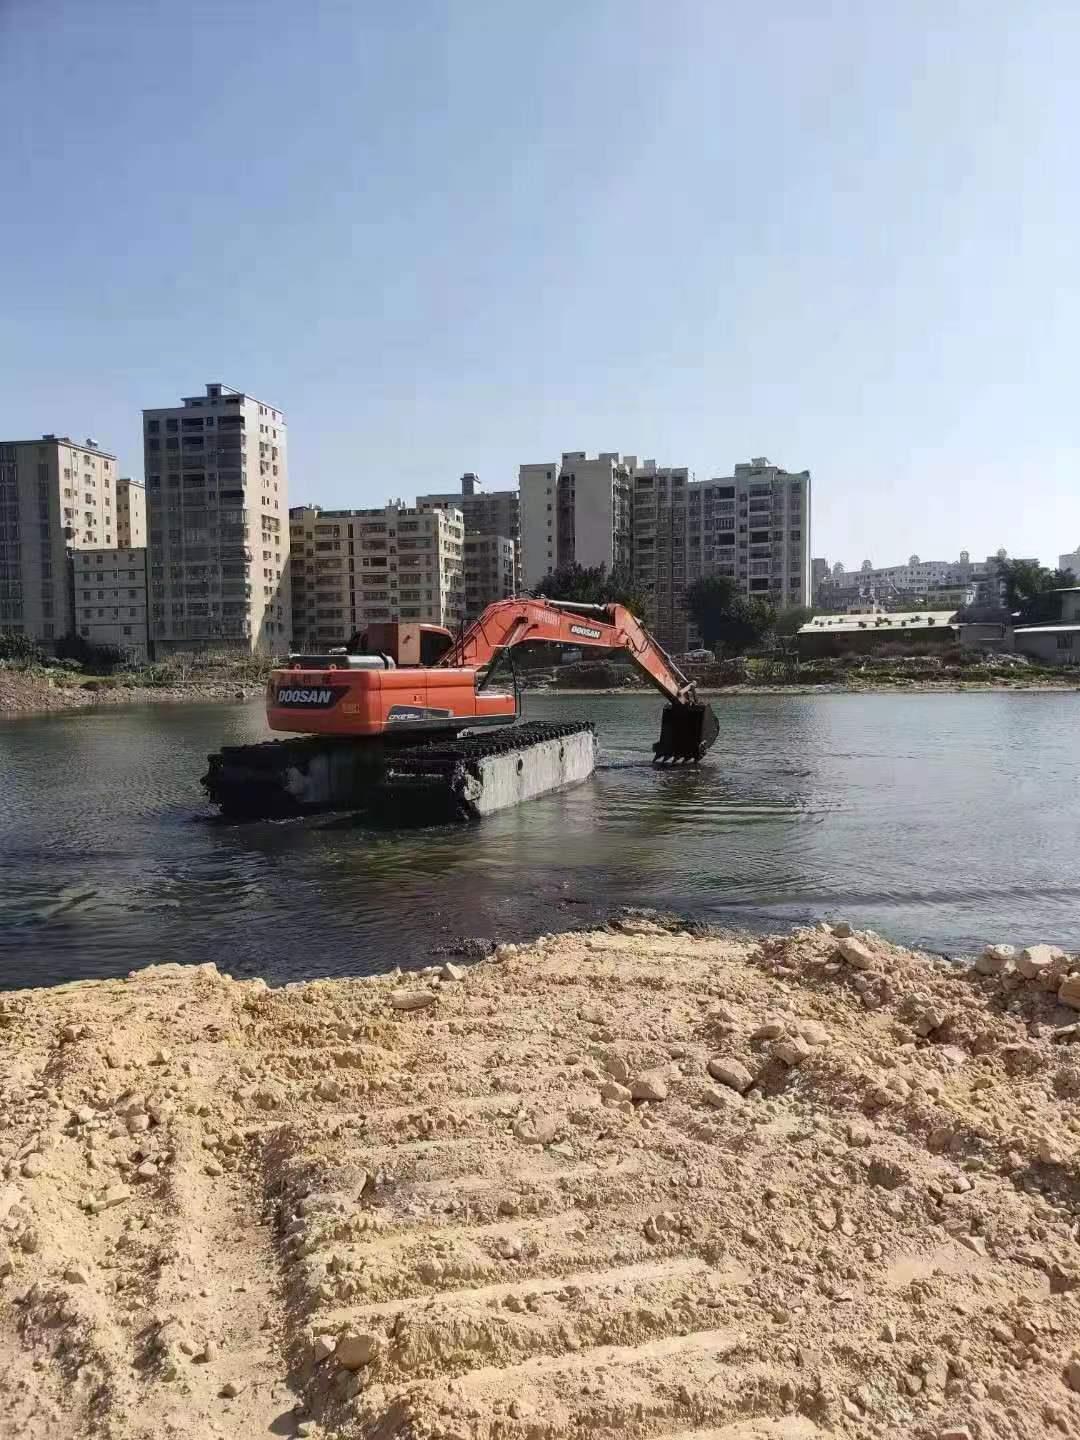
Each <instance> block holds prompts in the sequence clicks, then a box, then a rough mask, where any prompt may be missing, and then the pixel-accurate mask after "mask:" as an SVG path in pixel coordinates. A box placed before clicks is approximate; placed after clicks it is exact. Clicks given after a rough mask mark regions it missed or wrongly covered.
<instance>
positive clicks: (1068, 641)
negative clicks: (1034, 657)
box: [1057, 635, 1073, 650]
mask: <svg viewBox="0 0 1080 1440" xmlns="http://www.w3.org/2000/svg"><path fill="white" fill-rule="evenodd" d="M1057 648H1058V649H1059V650H1071V649H1072V648H1073V637H1072V636H1071V635H1059V636H1058V637H1057Z"/></svg>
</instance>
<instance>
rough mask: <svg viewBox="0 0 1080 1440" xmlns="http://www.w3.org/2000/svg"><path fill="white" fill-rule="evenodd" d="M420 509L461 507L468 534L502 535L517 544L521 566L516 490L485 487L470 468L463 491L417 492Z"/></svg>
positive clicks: (462, 480) (517, 559)
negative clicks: (431, 493)
mask: <svg viewBox="0 0 1080 1440" xmlns="http://www.w3.org/2000/svg"><path fill="white" fill-rule="evenodd" d="M416 508H417V509H418V510H431V509H435V508H438V509H442V510H460V511H461V514H462V517H463V518H464V521H465V534H466V535H489V536H494V535H503V536H506V537H507V538H508V539H509V540H512V541H513V544H514V563H515V566H518V567H520V559H521V555H520V540H521V513H520V509H521V507H520V499H519V496H518V492H517V491H516V490H482V489H481V488H480V478H479V476H477V475H476V474H474V473H473V471H471V470H468V471H466V473H465V474H464V475H462V477H461V493H460V495H455V494H453V493H452V492H447V493H442V494H433V495H418V496H417V497H416Z"/></svg>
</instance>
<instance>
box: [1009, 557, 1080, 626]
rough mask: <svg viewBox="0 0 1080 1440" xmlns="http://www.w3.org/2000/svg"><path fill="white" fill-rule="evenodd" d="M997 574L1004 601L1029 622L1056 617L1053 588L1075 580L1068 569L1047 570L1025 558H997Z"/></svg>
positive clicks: (1057, 602) (1057, 606) (1057, 603)
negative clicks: (1003, 589)
mask: <svg viewBox="0 0 1080 1440" xmlns="http://www.w3.org/2000/svg"><path fill="white" fill-rule="evenodd" d="M998 575H999V576H1000V578H1001V579H1002V580H1003V581H1004V582H1005V603H1006V605H1007V606H1008V608H1009V609H1010V610H1019V612H1020V618H1021V619H1022V620H1024V621H1027V622H1029V623H1038V622H1039V621H1054V620H1057V619H1059V618H1060V615H1061V597H1060V596H1058V595H1055V594H1054V591H1055V590H1060V589H1062V588H1065V587H1068V586H1070V585H1072V584H1074V583H1075V582H1074V580H1073V578H1072V572H1071V571H1069V570H1048V569H1047V568H1046V566H1045V565H1039V564H1038V563H1036V562H1032V561H1029V560H999V561H998Z"/></svg>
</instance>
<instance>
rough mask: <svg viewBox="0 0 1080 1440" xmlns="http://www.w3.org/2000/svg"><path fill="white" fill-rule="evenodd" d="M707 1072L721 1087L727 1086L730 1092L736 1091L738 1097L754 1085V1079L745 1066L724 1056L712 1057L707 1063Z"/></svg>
mask: <svg viewBox="0 0 1080 1440" xmlns="http://www.w3.org/2000/svg"><path fill="white" fill-rule="evenodd" d="M708 1071H709V1074H710V1075H711V1076H712V1077H713V1079H714V1080H719V1081H720V1083H721V1085H727V1086H728V1088H729V1089H731V1090H737V1091H738V1092H739V1094H740V1095H741V1094H743V1092H744V1091H746V1090H749V1088H750V1086H751V1085H752V1084H753V1083H754V1077H753V1075H751V1073H750V1071H749V1070H748V1069H747V1068H746V1066H745V1065H743V1064H742V1063H741V1062H740V1061H738V1060H732V1059H731V1058H730V1057H728V1056H726V1055H714V1056H713V1057H712V1059H711V1060H710V1061H709V1064H708Z"/></svg>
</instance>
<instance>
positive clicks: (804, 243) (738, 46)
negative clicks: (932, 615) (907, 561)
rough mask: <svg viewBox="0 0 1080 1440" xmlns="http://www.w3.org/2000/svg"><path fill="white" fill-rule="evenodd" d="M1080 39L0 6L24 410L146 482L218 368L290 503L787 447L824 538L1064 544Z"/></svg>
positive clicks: (333, 2) (1079, 491) (650, 11)
mask: <svg viewBox="0 0 1080 1440" xmlns="http://www.w3.org/2000/svg"><path fill="white" fill-rule="evenodd" d="M891 12H895V13H891ZM1078 64H1080V10H1078V9H1077V7H1076V6H1075V5H1068V4H1065V3H1061V4H1050V3H1043V0H1029V3H1027V4H1025V5H1017V4H1016V3H1015V0H982V3H953V0H934V3H925V4H924V3H921V0H912V3H907V4H904V5H897V6H884V5H868V6H856V5H841V4H831V5H830V4H826V3H817V0H802V3H799V0H764V3H756V4H742V3H739V4H729V5H723V4H720V3H716V0H711V3H710V0H702V3H689V0H666V3H664V4H657V3H655V0H644V3H639V0H617V3H616V0H545V3H544V4H543V5H525V4H521V3H514V0H510V3H507V0H455V3H451V4H442V5H437V4H433V3H427V0H407V3H404V4H402V3H396V4H390V3H378V4H373V3H369V4H364V3H351V0H308V3H306V4H300V5H298V4H296V3H295V0H228V3H227V4H222V3H220V0H215V3H213V4H211V3H207V0H188V3H185V4H182V5H178V4H175V3H169V4H165V3H161V0H93V3H88V0H0V160H2V165H0V173H2V174H3V176H4V182H3V186H2V188H0V215H2V216H3V224H2V225H0V339H2V343H0V435H2V436H4V437H5V438H7V437H11V438H21V437H24V436H29V435H34V434H37V433H40V432H42V431H46V430H53V431H58V432H63V433H70V434H72V435H80V436H82V435H86V434H92V435H94V436H95V437H96V438H98V439H99V441H101V443H103V444H105V445H107V446H109V447H110V448H112V449H115V450H116V451H117V452H118V454H119V455H120V458H121V463H122V467H123V468H124V469H125V470H129V471H131V472H132V473H135V474H141V458H142V457H141V442H140V414H139V412H140V409H141V407H142V406H144V405H159V404H168V403H172V402H173V401H174V400H175V399H178V398H179V397H180V396H181V395H184V394H193V393H199V392H200V391H201V389H202V386H203V383H204V382H205V381H207V380H224V381H225V382H226V383H228V384H232V385H237V386H240V387H243V388H244V389H247V390H249V391H251V392H252V393H253V394H255V395H258V396H259V397H260V398H262V399H266V400H269V401H270V402H272V403H273V404H275V405H280V406H282V407H283V408H284V409H285V411H286V412H287V415H288V418H289V428H290V471H291V479H290V494H291V499H292V501H293V503H298V502H300V501H302V500H318V501H321V502H322V503H323V504H326V505H334V504H338V505H342V504H360V505H362V504H379V503H383V502H384V501H385V500H386V499H387V498H389V497H392V496H398V495H400V496H403V497H406V498H411V496H412V495H414V494H415V493H416V492H417V491H420V490H426V489H435V488H452V487H453V485H454V484H455V483H456V479H457V476H458V475H459V474H460V473H461V471H462V470H465V469H473V470H476V471H477V472H478V473H479V474H480V476H481V478H482V479H483V480H484V481H485V482H486V483H487V484H488V485H490V486H505V485H510V484H512V483H514V480H515V477H516V473H517V465H518V462H519V461H522V460H541V459H547V458H549V457H553V456H555V455H557V453H558V452H559V451H560V450H563V449H588V450H589V451H590V452H594V451H596V450H598V449H621V450H624V451H630V452H634V453H637V454H638V455H641V456H654V457H655V458H656V459H657V460H659V461H660V462H661V463H667V464H683V465H689V466H691V467H692V468H693V469H694V470H695V471H696V472H697V474H698V476H699V477H704V476H706V475H710V474H717V473H720V474H722V473H728V472H729V471H730V468H731V466H732V465H733V464H734V462H735V461H736V460H739V459H746V458H748V457H749V456H751V455H759V454H766V455H769V456H770V457H771V458H772V459H773V460H775V461H777V462H779V463H781V464H784V465H787V466H788V467H789V468H802V467H803V466H808V467H809V468H810V469H811V470H812V472H813V474H814V479H815V487H816V488H815V499H814V540H813V549H814V553H815V554H824V555H826V556H827V557H828V558H829V560H830V561H833V560H836V559H838V558H839V559H842V560H844V561H845V562H846V563H848V564H849V565H852V564H857V563H858V562H859V561H861V560H862V559H863V558H864V557H867V556H869V557H871V558H873V560H874V561H875V563H878V564H883V563H895V562H897V561H900V560H902V559H904V558H906V557H907V555H908V554H909V553H910V552H912V551H917V552H918V553H919V554H921V555H922V556H923V557H931V556H933V557H941V556H947V555H953V554H955V553H957V552H958V551H959V549H960V548H961V547H962V546H964V547H966V548H969V549H970V550H971V551H972V553H973V554H974V555H976V556H983V555H985V554H987V553H988V552H989V551H992V550H994V549H996V548H997V547H998V545H1002V544H1004V545H1007V546H1008V548H1009V550H1010V552H1012V553H1014V554H1037V555H1039V556H1040V557H1041V558H1042V559H1043V560H1044V561H1050V562H1054V561H1055V560H1056V556H1057V553H1058V551H1059V550H1064V549H1069V550H1071V549H1073V548H1074V547H1075V546H1076V545H1077V544H1078V543H1080V433H1078V430H1080V421H1078V407H1077V403H1076V388H1077V387H1076V361H1075V349H1076V344H1075V337H1076V336H1077V335H1078V334H1080V313H1078V312H1080V300H1078V267H1077V248H1078V246H1077V236H1078V219H1080V195H1078V191H1077V182H1076V165H1075V158H1074V153H1073V152H1074V149H1075V146H1076V144H1077V137H1078V136H1080V99H1078V93H1080V87H1078V86H1077V84H1076V80H1075V75H1076V72H1077V67H1078Z"/></svg>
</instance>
